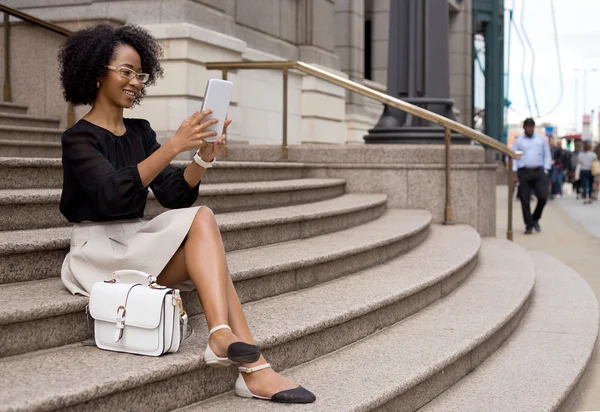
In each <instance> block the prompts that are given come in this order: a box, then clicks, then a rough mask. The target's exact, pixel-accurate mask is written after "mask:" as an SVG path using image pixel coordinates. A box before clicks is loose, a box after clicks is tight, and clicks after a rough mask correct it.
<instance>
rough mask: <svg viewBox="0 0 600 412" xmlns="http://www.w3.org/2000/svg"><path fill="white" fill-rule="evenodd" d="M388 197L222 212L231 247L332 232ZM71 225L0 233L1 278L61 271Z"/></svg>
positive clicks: (374, 210)
mask: <svg viewBox="0 0 600 412" xmlns="http://www.w3.org/2000/svg"><path fill="white" fill-rule="evenodd" d="M386 199H387V198H386V196H385V195H379V194H374V195H373V194H369V195H366V194H350V195H344V196H340V197H337V198H335V199H330V200H325V201H321V202H315V203H309V204H305V205H297V206H285V207H280V208H270V209H263V210H255V211H245V212H230V213H222V214H217V215H216V218H217V222H218V224H219V227H220V229H221V235H222V238H223V242H224V244H225V249H226V250H227V251H232V250H239V249H246V248H251V247H257V246H263V245H268V244H273V243H277V242H285V241H290V240H294V239H303V238H307V237H311V236H317V235H321V234H326V233H331V232H335V231H338V230H343V229H347V228H350V227H353V226H357V225H360V224H362V223H366V222H368V221H371V220H373V219H376V218H378V217H380V216H381V215H383V214H384V213H385V211H386ZM70 231H71V228H70V227H64V228H48V229H35V230H16V231H5V232H0V283H6V282H13V281H15V278H17V279H18V280H19V281H20V280H29V279H42V278H47V277H52V276H58V274H59V271H60V266H61V262H62V260H63V259H64V256H65V255H66V253H67V251H68V248H69V239H70Z"/></svg>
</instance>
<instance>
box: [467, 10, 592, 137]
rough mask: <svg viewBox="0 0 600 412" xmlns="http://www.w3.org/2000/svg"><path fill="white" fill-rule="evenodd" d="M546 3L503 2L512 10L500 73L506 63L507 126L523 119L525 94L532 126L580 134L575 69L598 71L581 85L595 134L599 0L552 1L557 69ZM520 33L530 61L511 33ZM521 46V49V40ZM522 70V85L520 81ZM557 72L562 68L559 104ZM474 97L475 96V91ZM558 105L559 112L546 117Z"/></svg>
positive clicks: (580, 93)
mask: <svg viewBox="0 0 600 412" xmlns="http://www.w3.org/2000/svg"><path fill="white" fill-rule="evenodd" d="M551 3H552V0H505V8H506V9H513V21H514V25H513V27H512V34H511V44H510V56H509V48H508V44H507V43H508V31H506V32H505V43H506V47H505V66H506V67H505V71H506V69H508V68H509V67H508V61H509V57H510V68H509V88H508V99H509V100H510V101H511V102H512V106H511V107H512V108H513V110H514V111H510V112H509V123H515V124H519V123H521V122H522V121H523V119H524V117H527V116H529V113H530V112H529V109H528V105H527V98H526V94H525V90H527V93H529V101H530V105H531V110H532V114H533V117H535V118H536V120H537V119H539V122H542V121H547V122H550V123H553V124H556V125H558V133H559V134H560V135H564V134H566V133H570V132H572V131H573V130H574V129H576V130H578V131H581V128H582V125H581V123H582V116H583V113H584V75H583V72H581V71H579V72H576V71H575V69H588V70H593V69H597V70H598V71H597V72H592V71H588V72H587V75H586V84H585V90H586V91H587V93H585V94H586V99H585V100H586V104H585V107H586V109H587V112H588V113H590V111H591V110H595V119H594V123H593V127H592V130H593V131H594V132H595V133H597V124H598V123H597V122H598V120H597V119H598V112H599V111H600V0H554V10H555V16H556V28H557V33H558V48H559V53H560V64H559V59H558V58H557V52H556V46H555V41H554V28H553V24H552V8H551ZM508 23H509V14H508V12H506V13H505V25H506V26H507V27H506V28H507V30H508V25H509V24H508ZM521 23H522V24H521ZM515 25H516V27H517V28H516V29H515ZM522 27H524V28H525V32H526V33H527V36H528V37H529V41H530V43H531V46H532V48H533V51H534V53H535V55H534V54H533V53H532V52H531V51H530V49H529V48H528V47H527V46H525V47H523V45H522V44H521V43H520V42H519V38H518V36H517V34H516V31H517V30H518V31H519V32H521V34H522V33H523V30H522ZM523 42H524V43H525V45H526V42H525V39H523ZM534 56H535V63H534V65H533V90H534V91H535V95H536V98H537V103H538V108H539V114H540V117H539V118H538V116H537V110H536V109H535V105H534V100H533V92H532V88H531V82H532V76H531V72H532V63H533V57H534ZM523 65H525V72H524V80H523V79H522V75H521V73H522V71H523ZM559 68H562V85H563V95H562V98H561V76H560V70H559ZM576 81H577V83H578V84H577V89H576V84H575V82H576ZM523 82H524V83H525V85H524V84H523ZM576 90H577V91H576ZM475 94H476V96H477V94H478V93H477V91H475ZM576 97H577V98H576ZM559 99H560V100H559ZM559 101H560V103H559V104H558V107H557V108H556V109H555V110H554V111H552V112H551V110H552V109H553V108H554V107H555V105H556V104H557V103H558V102H559ZM515 111H516V112H518V113H519V114H517V113H515ZM550 112H551V113H550ZM576 120H577V121H576Z"/></svg>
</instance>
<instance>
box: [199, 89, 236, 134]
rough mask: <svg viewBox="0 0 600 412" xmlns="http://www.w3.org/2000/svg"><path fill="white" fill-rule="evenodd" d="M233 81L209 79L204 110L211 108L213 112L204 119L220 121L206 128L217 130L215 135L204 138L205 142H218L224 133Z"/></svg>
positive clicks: (205, 92)
mask: <svg viewBox="0 0 600 412" xmlns="http://www.w3.org/2000/svg"><path fill="white" fill-rule="evenodd" d="M232 90H233V83H232V82H230V81H227V80H220V79H208V82H207V83H206V90H205V91H204V101H203V102H202V110H205V109H211V110H212V111H213V112H212V114H209V115H208V116H206V117H205V118H204V119H203V122H205V121H207V120H209V119H218V120H219V123H217V124H214V125H212V126H210V127H208V128H207V129H206V131H214V132H217V135H216V136H215V137H208V138H206V139H204V141H205V142H211V143H212V142H216V141H217V140H218V139H219V137H220V136H221V135H222V134H223V127H224V126H225V120H226V119H227V109H229V102H230V101H231V92H232Z"/></svg>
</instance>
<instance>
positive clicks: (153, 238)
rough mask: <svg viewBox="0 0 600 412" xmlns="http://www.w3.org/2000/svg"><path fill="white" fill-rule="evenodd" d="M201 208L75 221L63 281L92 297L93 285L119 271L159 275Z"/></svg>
mask: <svg viewBox="0 0 600 412" xmlns="http://www.w3.org/2000/svg"><path fill="white" fill-rule="evenodd" d="M199 208H200V207H190V208H185V209H174V210H169V211H167V212H164V213H162V214H160V215H158V216H156V217H155V218H154V219H152V220H149V221H147V220H143V219H135V220H127V221H123V220H121V221H112V222H106V223H102V222H82V223H79V224H75V226H74V227H73V230H72V232H71V250H70V251H69V253H68V254H67V256H66V257H65V260H64V262H63V266H62V270H61V278H62V281H63V283H64V284H65V286H66V287H67V289H69V291H71V293H73V294H80V295H84V296H89V294H90V291H91V290H92V285H93V284H94V283H96V282H101V281H103V280H105V279H110V276H111V273H112V272H113V271H115V270H122V269H135V270H139V271H142V272H145V273H148V274H150V275H153V276H158V275H159V274H160V272H162V270H163V269H164V267H165V266H166V265H167V263H169V261H170V260H171V258H172V257H173V255H174V254H175V252H176V251H177V249H179V247H180V246H181V244H182V243H183V241H184V239H185V237H186V236H187V234H188V232H189V230H190V227H191V225H192V221H193V220H194V217H195V216H196V213H197V212H198V209H199ZM123 281H126V282H127V281H131V282H139V281H140V279H123ZM182 288H183V289H191V288H192V287H191V286H190V285H189V284H188V285H187V287H185V285H184V286H183V287H182Z"/></svg>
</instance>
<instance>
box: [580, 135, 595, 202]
mask: <svg viewBox="0 0 600 412" xmlns="http://www.w3.org/2000/svg"><path fill="white" fill-rule="evenodd" d="M594 160H598V156H597V155H596V153H594V152H593V151H592V144H591V143H590V142H589V141H586V142H585V143H584V144H583V152H582V153H580V154H579V158H578V163H579V165H580V166H581V182H582V185H583V204H584V205H587V204H590V203H592V189H593V187H594V176H593V175H592V162H593V161H594Z"/></svg>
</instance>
